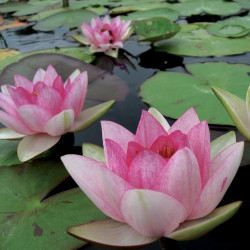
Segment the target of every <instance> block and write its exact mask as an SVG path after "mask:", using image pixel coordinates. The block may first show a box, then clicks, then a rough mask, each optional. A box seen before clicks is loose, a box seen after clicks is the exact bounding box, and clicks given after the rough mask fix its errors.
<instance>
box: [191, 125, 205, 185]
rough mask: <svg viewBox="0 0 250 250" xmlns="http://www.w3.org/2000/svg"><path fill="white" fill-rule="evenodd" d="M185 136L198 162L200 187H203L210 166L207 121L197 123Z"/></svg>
mask: <svg viewBox="0 0 250 250" xmlns="http://www.w3.org/2000/svg"><path fill="white" fill-rule="evenodd" d="M187 136H188V140H189V143H190V145H191V147H192V151H193V152H194V154H195V156H196V158H197V160H198V163H199V166H200V174H201V179H202V186H204V185H205V184H206V182H207V181H208V178H209V164H210V132H209V127H208V124H207V121H203V122H201V123H198V124H197V125H196V126H194V127H193V128H192V129H191V130H190V131H189V132H188V135H187Z"/></svg>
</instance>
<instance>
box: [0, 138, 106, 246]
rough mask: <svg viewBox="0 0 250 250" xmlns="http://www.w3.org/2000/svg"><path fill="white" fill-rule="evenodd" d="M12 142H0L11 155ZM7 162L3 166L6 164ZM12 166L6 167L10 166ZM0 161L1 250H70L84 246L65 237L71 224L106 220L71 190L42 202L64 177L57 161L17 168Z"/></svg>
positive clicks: (34, 163)
mask: <svg viewBox="0 0 250 250" xmlns="http://www.w3.org/2000/svg"><path fill="white" fill-rule="evenodd" d="M8 143H11V144H13V141H11V142H9V141H0V145H1V148H3V147H4V148H5V147H7V148H8V149H9V152H7V151H8V150H6V149H5V154H6V155H9V156H10V155H11V152H12V151H13V149H14V147H13V145H11V146H9V145H8ZM6 160H7V162H6ZM10 161H12V164H14V165H12V166H6V163H7V164H8V165H10V164H11V162H10ZM16 163H17V162H16V159H15V158H14V159H13V160H10V159H7V158H6V157H5V159H3V158H0V190H1V191H0V200H1V201H4V202H1V203H0V231H1V235H0V246H1V249H50V248H51V247H52V248H53V246H55V245H56V248H58V249H73V248H77V247H80V246H82V245H85V244H86V243H85V242H83V241H79V240H77V239H75V238H73V237H71V236H69V235H68V234H67V233H66V228H67V227H68V226H69V225H72V223H73V224H74V223H78V222H79V221H81V222H89V221H91V220H96V219H104V218H106V216H105V215H103V214H102V213H101V212H100V211H99V210H98V209H97V208H96V207H95V205H93V204H92V202H91V201H90V200H89V199H88V198H87V197H86V196H85V195H84V194H83V193H82V191H81V190H79V189H78V188H77V189H71V190H69V191H65V192H62V193H59V194H57V195H54V196H52V197H49V198H47V199H44V197H45V196H46V195H47V194H48V192H50V191H51V190H52V189H53V188H54V187H55V186H56V185H58V184H59V183H60V182H62V181H63V180H64V179H65V178H67V177H68V173H67V171H66V170H65V168H64V166H63V164H62V163H61V161H60V160H59V159H55V157H53V159H51V158H46V159H38V160H33V161H32V162H28V163H25V164H17V165H16Z"/></svg>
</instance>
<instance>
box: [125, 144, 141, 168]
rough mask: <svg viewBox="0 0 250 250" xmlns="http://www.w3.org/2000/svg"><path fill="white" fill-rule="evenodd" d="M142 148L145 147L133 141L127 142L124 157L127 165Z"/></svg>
mask: <svg viewBox="0 0 250 250" xmlns="http://www.w3.org/2000/svg"><path fill="white" fill-rule="evenodd" d="M143 150H145V148H144V147H142V146H141V145H139V144H138V143H136V142H134V141H131V142H129V143H128V149H127V159H126V162H127V164H128V166H129V165H130V163H131V162H132V161H133V160H134V158H135V157H136V156H137V155H138V154H139V153H140V152H141V151H143Z"/></svg>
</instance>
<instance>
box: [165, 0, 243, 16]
mask: <svg viewBox="0 0 250 250" xmlns="http://www.w3.org/2000/svg"><path fill="white" fill-rule="evenodd" d="M169 8H171V9H173V10H177V11H179V13H180V16H191V15H199V14H201V13H203V12H205V13H208V14H211V15H230V14H234V13H236V12H238V11H239V10H240V9H241V6H240V5H239V4H237V3H233V2H225V1H213V0H210V1H190V2H184V3H177V4H172V5H171V6H170V7H169Z"/></svg>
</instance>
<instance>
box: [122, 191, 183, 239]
mask: <svg viewBox="0 0 250 250" xmlns="http://www.w3.org/2000/svg"><path fill="white" fill-rule="evenodd" d="M120 206H121V212H122V214H123V216H124V218H125V221H126V222H127V223H128V224H129V225H130V226H131V227H133V228H134V229H135V230H136V231H138V232H139V233H141V234H143V235H147V236H155V237H161V236H167V234H169V233H171V232H172V231H173V230H175V229H176V228H177V227H178V226H179V224H180V223H181V222H183V221H184V220H185V218H186V216H187V211H186V209H185V208H184V207H183V206H182V204H181V203H180V202H178V201H177V200H176V199H174V198H172V197H171V196H168V195H167V194H163V193H160V192H156V191H152V190H141V189H133V190H129V191H127V192H126V193H125V194H124V196H123V198H122V200H121V205H120Z"/></svg>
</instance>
